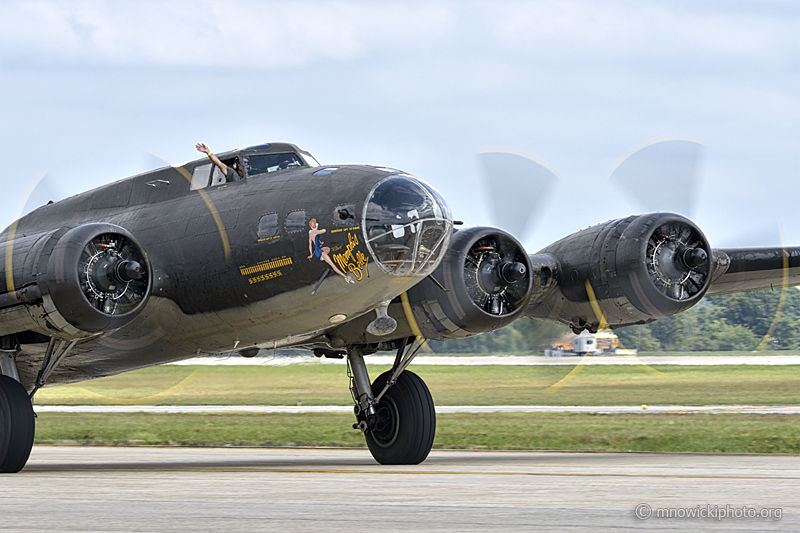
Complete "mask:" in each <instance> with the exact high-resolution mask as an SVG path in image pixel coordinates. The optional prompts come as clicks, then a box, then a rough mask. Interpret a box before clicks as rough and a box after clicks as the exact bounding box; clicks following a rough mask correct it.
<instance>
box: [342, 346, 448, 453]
mask: <svg viewBox="0 0 800 533" xmlns="http://www.w3.org/2000/svg"><path fill="white" fill-rule="evenodd" d="M405 347H406V343H405V342H403V343H402V345H401V346H400V347H399V348H398V350H397V358H396V359H395V364H394V366H393V367H392V369H391V370H389V371H387V372H384V373H383V374H381V375H380V376H378V378H377V379H376V380H375V381H374V383H372V384H370V382H369V375H368V374H367V367H366V364H365V363H364V357H363V355H362V354H363V352H362V348H361V347H360V346H352V347H350V349H349V350H348V354H347V356H348V364H349V367H350V369H351V371H352V373H351V387H350V390H351V391H352V393H353V398H354V399H355V401H356V406H355V408H354V411H355V415H356V419H357V420H358V422H357V423H356V424H354V425H353V427H354V428H356V429H360V430H361V431H363V432H364V435H365V437H366V439H367V446H369V451H370V452H371V453H372V456H373V457H374V458H375V460H376V461H378V462H379V463H381V464H385V465H403V464H419V463H421V462H422V461H424V460H425V458H426V457H428V453H429V452H430V451H431V447H433V437H434V435H435V434H436V411H435V409H434V406H433V398H432V397H431V393H430V391H429V390H428V387H427V386H426V385H425V382H424V381H422V379H421V378H420V377H419V376H417V375H416V374H414V373H412V372H408V371H405V368H406V367H407V366H408V364H409V363H410V362H411V360H412V359H413V358H414V357H415V356H416V355H417V353H418V352H419V350H420V349H421V348H422V343H420V342H418V341H414V342H413V343H412V345H411V346H409V347H408V350H407V351H405V353H404V349H405Z"/></svg>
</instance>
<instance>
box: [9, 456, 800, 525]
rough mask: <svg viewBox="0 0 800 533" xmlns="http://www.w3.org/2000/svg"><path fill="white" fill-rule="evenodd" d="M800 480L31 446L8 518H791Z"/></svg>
mask: <svg viewBox="0 0 800 533" xmlns="http://www.w3.org/2000/svg"><path fill="white" fill-rule="evenodd" d="M798 494H800V456H795V455H791V456H788V455H775V456H767V455H695V454H627V453H617V454H608V453H535V452H528V453H520V452H508V453H503V452H458V451H434V452H432V453H431V456H430V457H429V459H428V460H427V461H425V462H424V463H423V464H421V465H416V466H381V465H378V464H376V463H375V462H374V461H373V460H372V459H371V457H370V455H369V453H368V451H367V450H348V449H266V448H144V447H142V448H110V447H51V446H36V447H35V448H34V450H33V454H32V455H31V460H30V462H29V464H28V466H27V467H26V468H25V469H24V470H23V471H22V472H21V473H20V474H16V475H5V476H3V477H2V490H1V491H0V516H2V520H0V530H2V531H134V532H136V531H226V532H227V531H233V532H238V531H308V532H316V531H381V532H384V531H387V532H392V531H403V532H407V531H426V532H427V531H431V532H438V531H448V532H452V531H468V532H471V531H481V532H483V531H629V530H640V529H641V530H657V531H688V530H692V531H698V530H712V531H754V530H758V531H793V530H795V531H796V530H798V529H799V528H800V520H799V519H798V517H800V503H798V497H797V496H798ZM637 510H638V511H637ZM637 512H638V513H639V516H641V517H643V518H639V517H637V514H636V513H637ZM669 513H672V515H673V517H672V518H668V517H663V516H659V515H664V514H667V515H669ZM687 514H695V515H700V516H701V517H697V518H686V515H687ZM709 514H711V515H712V516H711V517H708V515H709ZM737 514H738V515H739V516H740V517H739V518H736V515H737ZM753 514H756V515H759V516H750V517H747V516H745V515H753ZM720 515H723V516H722V517H720ZM727 515H730V516H727ZM679 516H683V518H679ZM703 516H705V517H703ZM778 518H779V519H778Z"/></svg>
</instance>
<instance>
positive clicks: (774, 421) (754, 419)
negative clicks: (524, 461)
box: [36, 413, 800, 453]
mask: <svg viewBox="0 0 800 533" xmlns="http://www.w3.org/2000/svg"><path fill="white" fill-rule="evenodd" d="M437 418H438V424H437V433H436V440H435V442H434V447H435V448H455V449H502V450H595V451H669V452H729V453H798V452H800V424H798V423H797V417H796V416H795V415H748V414H692V415H667V414H663V415H662V414H646V415H645V414H640V415H589V414H569V413H564V414H558V413H503V414H496V413H495V414H444V415H439V416H438V417H437ZM352 423H353V417H352V415H340V414H290V415H287V414H208V415H199V414H64V413H45V414H42V415H40V417H39V418H38V420H37V431H36V443H37V444H110V445H120V444H138V445H142V444H149V445H191V446H227V445H238V446H342V447H363V446H364V438H363V436H362V434H361V433H360V432H358V431H356V430H353V429H351V425H352Z"/></svg>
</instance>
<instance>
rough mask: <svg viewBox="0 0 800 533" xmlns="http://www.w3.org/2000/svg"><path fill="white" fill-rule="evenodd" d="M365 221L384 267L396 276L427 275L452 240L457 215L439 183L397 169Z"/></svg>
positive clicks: (378, 190) (379, 188)
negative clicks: (400, 172) (453, 212)
mask: <svg viewBox="0 0 800 533" xmlns="http://www.w3.org/2000/svg"><path fill="white" fill-rule="evenodd" d="M361 227H362V228H364V237H365V240H366V242H367V248H368V249H369V251H370V253H371V254H372V258H373V260H374V261H375V263H376V264H377V265H378V266H379V267H380V268H381V269H382V270H384V271H385V272H388V273H389V274H394V275H396V276H427V275H429V274H430V273H431V272H433V271H434V270H435V269H436V267H437V266H438V265H439V261H440V260H441V258H442V256H443V254H444V251H445V250H447V246H448V245H449V244H450V237H451V235H452V233H453V219H452V216H451V215H450V208H449V207H447V204H446V203H445V201H444V200H443V199H442V197H441V196H440V195H439V193H438V192H436V190H435V189H433V187H431V186H429V185H427V184H425V183H423V182H422V181H420V180H418V179H416V178H414V177H413V176H409V175H407V174H397V175H394V176H389V177H388V178H386V179H384V180H383V181H381V182H380V183H378V185H376V186H375V188H374V189H373V190H372V192H371V193H370V195H369V197H368V199H367V204H366V207H365V208H364V220H363V224H362V226H361Z"/></svg>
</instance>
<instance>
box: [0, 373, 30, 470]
mask: <svg viewBox="0 0 800 533" xmlns="http://www.w3.org/2000/svg"><path fill="white" fill-rule="evenodd" d="M34 418H35V417H34V415H33V406H32V405H31V400H30V398H28V393H27V391H26V390H25V387H23V386H22V385H21V384H20V383H19V382H18V381H17V380H15V379H12V378H10V377H8V376H0V473H3V474H10V473H14V472H19V471H20V470H22V467H24V466H25V463H27V462H28V457H30V455H31V448H33V434H34V430H35V422H34Z"/></svg>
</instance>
